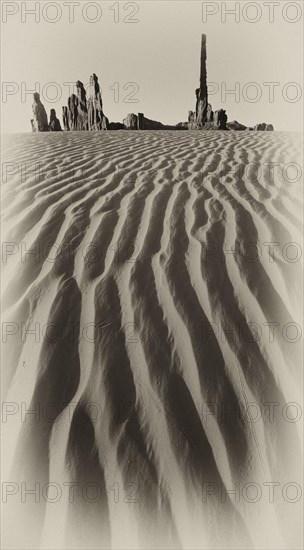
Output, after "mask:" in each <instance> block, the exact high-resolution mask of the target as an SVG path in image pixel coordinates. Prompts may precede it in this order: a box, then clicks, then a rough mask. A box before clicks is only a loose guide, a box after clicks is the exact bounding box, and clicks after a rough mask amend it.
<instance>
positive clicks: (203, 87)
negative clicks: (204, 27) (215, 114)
mask: <svg viewBox="0 0 304 550" xmlns="http://www.w3.org/2000/svg"><path fill="white" fill-rule="evenodd" d="M200 96H201V98H202V99H205V100H206V103H207V105H208V87H207V37H206V35H205V34H202V42H201V76H200Z"/></svg>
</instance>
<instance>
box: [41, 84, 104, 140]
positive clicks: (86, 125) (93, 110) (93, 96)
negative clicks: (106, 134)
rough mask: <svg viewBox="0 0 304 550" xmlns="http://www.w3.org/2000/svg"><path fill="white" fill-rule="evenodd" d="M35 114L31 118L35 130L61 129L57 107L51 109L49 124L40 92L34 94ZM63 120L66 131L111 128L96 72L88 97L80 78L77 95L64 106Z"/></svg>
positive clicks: (71, 97)
mask: <svg viewBox="0 0 304 550" xmlns="http://www.w3.org/2000/svg"><path fill="white" fill-rule="evenodd" d="M33 115H34V118H33V119H31V125H32V131H33V132H49V131H50V132H58V131H61V125H60V122H59V120H58V118H57V117H56V111H55V109H51V113H50V124H48V118H47V114H46V111H45V108H44V106H43V105H42V103H41V101H40V97H39V94H38V93H35V94H34V104H33ZM62 120H63V127H64V130H66V131H77V130H78V131H83V130H108V129H109V121H108V119H107V117H106V116H105V115H104V113H103V107H102V97H101V91H100V86H99V83H98V78H97V76H96V74H93V75H92V76H91V78H90V91H89V97H88V98H87V94H86V90H85V88H84V85H83V83H82V82H80V80H78V81H77V82H76V95H75V94H72V95H71V96H70V97H69V98H68V104H67V106H64V107H62Z"/></svg>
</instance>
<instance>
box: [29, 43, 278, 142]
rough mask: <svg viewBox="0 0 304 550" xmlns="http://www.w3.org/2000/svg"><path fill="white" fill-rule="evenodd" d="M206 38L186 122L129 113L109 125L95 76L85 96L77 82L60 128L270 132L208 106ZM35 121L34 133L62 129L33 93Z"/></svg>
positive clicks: (54, 114) (265, 126) (54, 115)
mask: <svg viewBox="0 0 304 550" xmlns="http://www.w3.org/2000/svg"><path fill="white" fill-rule="evenodd" d="M206 42H207V39H206V35H205V34H202V37H201V58H200V85H199V88H197V89H196V91H195V95H196V105H195V111H189V113H188V121H187V122H179V123H178V124H175V125H173V126H172V125H166V124H162V123H161V122H158V121H156V120H151V119H149V118H146V117H145V116H144V114H143V113H138V114H137V115H136V114H134V113H130V114H128V115H127V116H126V117H125V118H124V120H123V122H122V123H121V122H111V123H109V120H108V119H107V117H106V116H105V115H104V112H103V104H102V97H101V90H100V85H99V82H98V78H97V76H96V74H95V73H93V75H92V76H91V77H90V89H89V93H88V96H87V93H86V90H85V87H84V85H83V83H82V82H81V81H80V80H78V81H77V82H76V90H77V91H76V94H72V95H71V96H70V97H69V98H68V104H67V106H63V107H62V119H63V127H64V130H65V131H87V130H92V131H99V130H188V129H189V130H251V131H273V130H274V128H273V126H272V124H265V123H261V124H257V125H256V126H254V127H247V126H245V125H244V124H240V123H239V122H237V121H235V120H234V121H232V122H227V114H226V111H225V110H224V109H218V110H217V111H215V112H213V110H212V106H211V105H210V103H208V86H207V47H206ZM33 114H34V118H33V119H32V120H31V125H32V131H33V132H47V131H48V130H50V131H52V132H53V131H60V130H61V126H60V122H59V120H58V119H57V118H56V112H55V111H54V109H52V110H51V118H50V124H49V125H48V121H47V114H46V112H45V109H44V107H43V105H42V103H41V101H40V97H39V94H38V93H35V94H34V104H33Z"/></svg>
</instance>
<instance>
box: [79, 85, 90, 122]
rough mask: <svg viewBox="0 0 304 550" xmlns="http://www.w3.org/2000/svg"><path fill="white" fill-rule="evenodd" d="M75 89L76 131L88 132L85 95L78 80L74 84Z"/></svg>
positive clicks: (82, 86)
mask: <svg viewBox="0 0 304 550" xmlns="http://www.w3.org/2000/svg"><path fill="white" fill-rule="evenodd" d="M76 89H77V102H76V103H77V130H88V129H89V124H88V108H87V93H86V91H85V88H84V85H83V83H82V82H80V80H77V82H76Z"/></svg>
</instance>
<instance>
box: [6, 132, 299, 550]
mask: <svg viewBox="0 0 304 550" xmlns="http://www.w3.org/2000/svg"><path fill="white" fill-rule="evenodd" d="M300 151H301V137H300V136H299V135H296V134H287V133H278V132H271V133H268V132H266V133H262V132H261V133H259V132H257V133H253V132H206V133H204V132H124V131H118V132H105V133H62V134H40V135H39V134H36V135H35V134H33V135H16V136H7V138H6V140H5V144H4V159H3V160H4V161H5V162H6V163H10V164H7V165H5V166H6V172H10V174H9V175H8V176H7V177H6V176H5V178H4V181H3V185H2V191H3V192H2V197H3V198H2V204H3V212H2V222H3V230H4V233H3V242H4V248H3V250H4V258H3V264H2V265H3V285H2V286H3V302H2V303H3V323H4V324H3V326H4V331H5V339H4V340H3V342H4V345H3V349H4V354H5V368H4V369H3V390H4V397H3V399H4V401H5V402H7V403H11V404H13V405H12V406H11V407H12V408H11V409H10V410H13V411H14V414H9V415H8V416H7V421H6V422H5V423H4V436H5V438H6V442H7V454H6V456H7V461H6V464H5V465H4V466H5V468H6V470H5V477H4V479H5V480H8V481H10V482H12V483H16V484H17V486H18V488H19V487H20V486H21V485H22V483H25V484H26V487H28V488H32V487H33V486H34V485H35V483H38V484H39V485H38V487H39V491H40V493H39V494H40V497H39V499H38V502H35V499H34V498H32V499H31V498H30V497H29V498H26V502H21V500H20V498H19V500H18V495H19V494H20V492H19V490H18V495H16V496H15V497H14V499H13V497H9V498H8V505H7V507H6V508H7V513H8V518H9V521H10V520H11V521H12V525H13V526H14V527H13V530H14V534H13V537H12V535H10V542H11V544H12V546H11V547H12V548H18V547H22V548H25V547H28V548H50V547H52V548H115V549H116V548H221V549H223V548H299V547H300V546H301V541H299V539H298V536H297V521H298V518H299V515H300V513H301V510H300V502H295V501H294V502H292V503H291V500H292V498H293V497H294V493H293V492H292V491H294V490H295V489H294V488H293V489H292V488H290V492H287V489H286V484H290V483H294V484H299V485H300V484H301V479H300V463H301V440H300V433H301V426H300V423H299V422H294V421H289V420H288V418H294V417H295V416H297V414H299V409H298V408H297V406H300V405H298V404H300V403H301V401H300V399H301V336H300V337H299V332H297V331H299V330H300V328H299V327H301V311H302V308H301V306H302V294H301V278H302V258H301V248H300V247H301V246H302V245H301V243H302V240H301V239H302V237H301V235H302V209H303V200H302V185H303V181H302V178H301V172H302V168H303V163H302V159H301V155H300ZM7 167H8V168H7ZM266 243H268V244H266ZM269 243H270V244H269ZM271 243H272V244H271ZM274 243H275V244H274ZM290 243H293V245H290ZM290 403H294V404H297V405H296V406H295V405H294V406H293V407H290V406H289V405H288V404H290ZM26 408H27V409H30V410H35V411H36V414H25V409H26ZM49 483H53V484H55V489H54V488H53V489H54V490H55V491H56V490H57V492H58V491H59V497H58V499H57V500H56V499H55V500H54V501H53V502H50V498H44V497H45V493H44V497H43V496H41V493H42V492H43V488H45V487H46V486H47V485H48V484H49ZM273 483H276V484H277V485H276V486H275V489H276V491H275V493H274V502H270V500H271V498H270V496H269V495H270V493H271V488H272V489H273V485H272V484H273ZM71 486H73V487H74V489H73V493H71ZM96 487H97V488H98V489H96ZM284 487H285V489H284ZM233 490H234V493H233ZM60 491H61V493H60ZM286 495H287V497H286ZM53 498H54V497H53ZM10 503H12V504H13V506H11V507H10ZM9 521H8V524H9ZM17 524H18V528H16V525H17ZM6 547H7V548H9V543H8V542H7V543H6Z"/></svg>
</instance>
